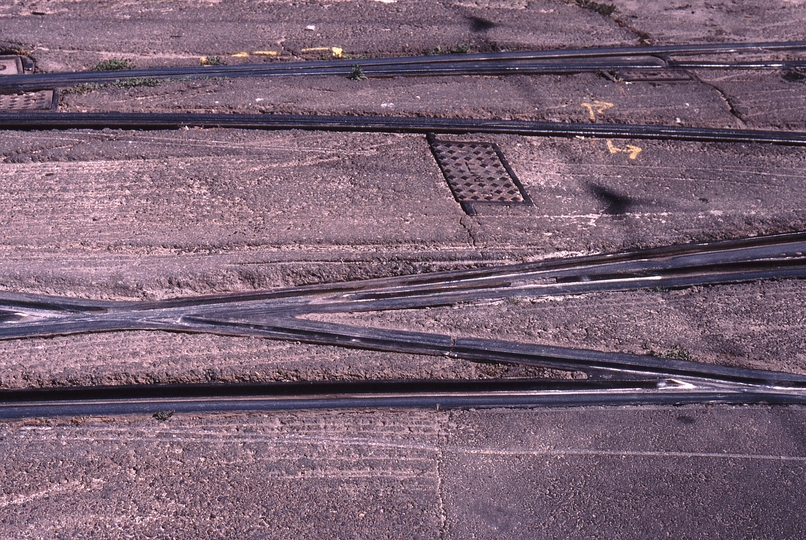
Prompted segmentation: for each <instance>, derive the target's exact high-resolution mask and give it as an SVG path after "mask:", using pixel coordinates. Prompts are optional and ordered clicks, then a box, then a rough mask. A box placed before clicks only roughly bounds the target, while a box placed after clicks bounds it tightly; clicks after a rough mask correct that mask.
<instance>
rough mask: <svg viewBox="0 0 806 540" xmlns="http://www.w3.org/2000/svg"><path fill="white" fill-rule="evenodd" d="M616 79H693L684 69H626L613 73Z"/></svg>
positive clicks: (659, 80)
mask: <svg viewBox="0 0 806 540" xmlns="http://www.w3.org/2000/svg"><path fill="white" fill-rule="evenodd" d="M612 78H613V79H614V80H617V81H625V82H657V83H661V82H681V81H691V80H693V77H692V76H691V74H690V73H687V72H686V71H683V70H682V69H658V70H646V69H632V70H630V69H624V70H619V71H616V72H614V73H613V77H612Z"/></svg>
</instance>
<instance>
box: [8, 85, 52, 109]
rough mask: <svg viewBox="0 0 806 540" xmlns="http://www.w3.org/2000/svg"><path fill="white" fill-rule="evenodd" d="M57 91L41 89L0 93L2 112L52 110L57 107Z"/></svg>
mask: <svg viewBox="0 0 806 540" xmlns="http://www.w3.org/2000/svg"><path fill="white" fill-rule="evenodd" d="M54 94H55V92H54V91H53V90H40V91H39V92H26V93H24V94H0V112H17V111H50V110H52V109H53V108H54V107H55V105H56V104H55V99H54Z"/></svg>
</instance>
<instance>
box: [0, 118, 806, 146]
mask: <svg viewBox="0 0 806 540" xmlns="http://www.w3.org/2000/svg"><path fill="white" fill-rule="evenodd" d="M184 127H202V128H230V129H262V130H291V129H299V130H309V131H346V132H375V133H379V132H385V133H421V134H429V133H439V134H445V133H450V134H465V133H494V134H510V135H524V136H532V137H596V138H612V139H618V138H622V139H650V140H674V141H699V142H732V143H735V142H744V143H774V144H781V145H790V146H803V145H806V132H799V131H769V130H751V129H715V128H694V127H683V126H658V125H645V124H582V123H565V122H532V121H525V120H476V119H463V118H420V117H393V116H326V115H279V114H278V115H275V114H205V113H202V114H179V113H114V112H110V113H50V112H42V113H38V112H33V113H2V114H0V129H5V130H46V129H135V130H143V129H146V130H158V129H179V128H184Z"/></svg>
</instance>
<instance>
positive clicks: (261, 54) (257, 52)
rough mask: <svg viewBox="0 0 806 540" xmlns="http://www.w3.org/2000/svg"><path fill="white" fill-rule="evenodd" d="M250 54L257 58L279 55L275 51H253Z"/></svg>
mask: <svg viewBox="0 0 806 540" xmlns="http://www.w3.org/2000/svg"><path fill="white" fill-rule="evenodd" d="M252 54H256V55H258V56H279V55H280V53H278V52H277V51H255V52H253V53H252Z"/></svg>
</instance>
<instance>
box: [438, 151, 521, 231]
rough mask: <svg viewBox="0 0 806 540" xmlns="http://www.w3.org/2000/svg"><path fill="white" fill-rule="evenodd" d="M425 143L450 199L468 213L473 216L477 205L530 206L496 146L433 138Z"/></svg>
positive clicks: (519, 184)
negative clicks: (451, 193) (442, 178)
mask: <svg viewBox="0 0 806 540" xmlns="http://www.w3.org/2000/svg"><path fill="white" fill-rule="evenodd" d="M428 142H429V144H430V145H431V151H432V152H433V153H434V157H435V158H436V160H437V163H438V164H439V168H440V169H442V174H443V175H444V176H445V180H447V181H448V185H449V186H450V188H451V191H452V192H453V196H454V197H455V198H456V201H457V202H458V203H459V204H461V205H462V209H464V211H465V212H466V213H467V214H470V215H474V214H475V213H476V211H475V209H474V205H478V204H507V205H509V204H528V205H531V204H532V201H531V200H530V199H529V196H528V195H527V194H526V191H524V189H523V186H522V185H521V183H520V182H519V181H518V178H517V177H516V176H515V173H514V172H512V169H511V168H510V167H509V164H508V163H507V161H506V159H505V158H504V155H503V154H502V153H501V150H500V149H499V148H498V146H497V145H495V144H491V143H484V142H465V141H439V140H437V139H435V138H434V137H433V136H429V138H428Z"/></svg>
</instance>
